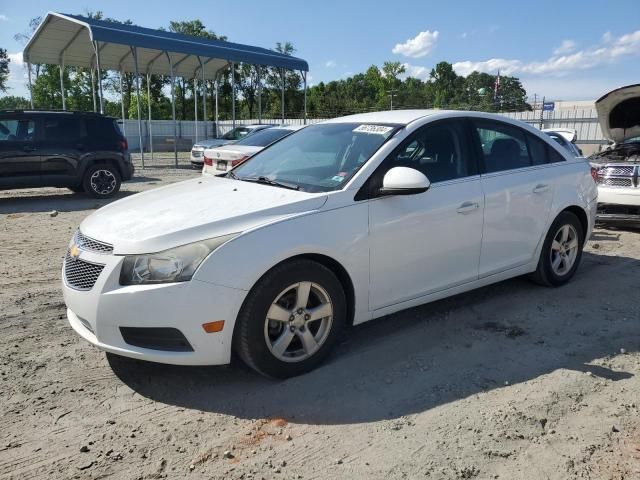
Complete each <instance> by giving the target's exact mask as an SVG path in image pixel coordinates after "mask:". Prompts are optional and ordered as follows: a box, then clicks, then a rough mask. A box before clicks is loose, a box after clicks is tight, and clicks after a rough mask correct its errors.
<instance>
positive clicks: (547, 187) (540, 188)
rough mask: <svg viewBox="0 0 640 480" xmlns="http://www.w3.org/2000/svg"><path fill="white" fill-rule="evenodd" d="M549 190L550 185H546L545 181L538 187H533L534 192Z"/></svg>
mask: <svg viewBox="0 0 640 480" xmlns="http://www.w3.org/2000/svg"><path fill="white" fill-rule="evenodd" d="M547 190H549V185H546V184H544V183H540V184H538V185H536V187H535V188H534V189H533V193H544V192H546V191H547Z"/></svg>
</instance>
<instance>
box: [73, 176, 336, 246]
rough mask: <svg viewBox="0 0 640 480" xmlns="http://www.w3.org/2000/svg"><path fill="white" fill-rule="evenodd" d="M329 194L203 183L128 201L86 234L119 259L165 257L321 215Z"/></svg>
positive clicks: (89, 221) (86, 225) (214, 180)
mask: <svg viewBox="0 0 640 480" xmlns="http://www.w3.org/2000/svg"><path fill="white" fill-rule="evenodd" d="M326 199H327V196H326V194H318V193H306V192H300V191H296V190H287V189H284V188H279V187H274V186H271V185H263V184H258V183H250V182H242V181H239V180H232V179H229V178H218V177H202V178H195V179H192V180H187V181H184V182H178V183H174V184H171V185H167V186H165V187H160V188H156V189H153V190H149V191H146V192H142V193H139V194H137V195H133V196H131V197H128V198H123V199H122V200H119V201H117V202H113V203H111V204H109V205H107V206H105V207H103V208H101V209H99V210H98V211H96V212H94V213H93V214H91V215H89V216H88V217H87V218H86V219H85V220H84V221H83V222H82V224H81V225H80V230H81V231H82V233H83V234H85V235H87V236H89V237H91V238H94V239H96V240H100V241H102V242H107V243H110V244H112V245H113V247H114V250H113V251H114V254H135V253H150V252H159V251H162V250H166V249H168V248H173V247H176V246H179V245H185V244H187V243H192V242H196V241H199V240H204V239H208V238H214V237H218V236H221V235H227V234H229V233H235V232H242V231H244V230H247V229H250V228H253V227H257V226H259V225H263V224H267V223H270V222H273V221H275V220H279V219H282V218H286V217H288V216H292V215H296V214H300V213H304V212H309V211H313V210H317V209H319V208H321V207H322V205H324V203H325V202H326Z"/></svg>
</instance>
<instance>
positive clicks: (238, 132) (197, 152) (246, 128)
mask: <svg viewBox="0 0 640 480" xmlns="http://www.w3.org/2000/svg"><path fill="white" fill-rule="evenodd" d="M272 126H273V125H271V124H259V123H256V124H254V125H240V126H239V127H236V128H233V129H231V130H229V131H228V132H227V133H225V134H224V135H222V136H221V137H220V138H209V139H206V140H200V141H199V142H197V143H195V144H194V145H193V147H191V155H190V160H191V166H192V167H193V168H202V165H203V163H204V151H205V150H206V149H207V148H215V147H219V146H221V145H228V144H230V143H234V142H237V141H238V140H240V139H242V138H244V137H246V136H248V135H252V134H254V133H256V132H259V131H260V130H263V129H265V128H269V127H272Z"/></svg>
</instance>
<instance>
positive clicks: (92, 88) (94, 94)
mask: <svg viewBox="0 0 640 480" xmlns="http://www.w3.org/2000/svg"><path fill="white" fill-rule="evenodd" d="M91 97H92V98H93V111H94V112H97V111H98V106H97V103H96V85H95V80H94V78H93V65H91Z"/></svg>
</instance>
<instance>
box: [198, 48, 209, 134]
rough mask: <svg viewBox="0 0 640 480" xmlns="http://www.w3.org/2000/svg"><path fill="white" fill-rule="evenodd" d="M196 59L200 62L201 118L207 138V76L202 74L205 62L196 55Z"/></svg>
mask: <svg viewBox="0 0 640 480" xmlns="http://www.w3.org/2000/svg"><path fill="white" fill-rule="evenodd" d="M198 61H199V62H200V69H201V70H202V119H203V120H204V139H205V140H206V139H207V78H206V77H205V74H204V66H205V65H206V64H207V62H204V63H203V62H202V60H201V59H200V57H198Z"/></svg>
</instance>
